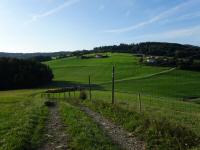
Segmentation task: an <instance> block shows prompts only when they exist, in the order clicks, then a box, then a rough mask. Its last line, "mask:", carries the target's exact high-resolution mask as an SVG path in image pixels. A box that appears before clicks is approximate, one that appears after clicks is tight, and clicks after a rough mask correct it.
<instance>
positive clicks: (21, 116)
mask: <svg viewBox="0 0 200 150" xmlns="http://www.w3.org/2000/svg"><path fill="white" fill-rule="evenodd" d="M21 93H23V91H20V90H19V91H18V92H16V94H13V95H11V94H10V95H7V94H6V95H4V93H3V92H2V93H1V94H0V98H1V101H0V110H1V111H0V122H1V123H0V150H22V149H29V150H31V149H36V148H37V147H38V146H40V144H41V142H42V139H43V137H42V136H43V130H44V128H45V121H46V118H47V115H48V110H47V108H46V107H44V105H43V102H44V100H43V99H40V98H35V97H31V96H30V97H29V96H27V95H26V96H21V95H19V94H21ZM31 93H33V92H31Z"/></svg>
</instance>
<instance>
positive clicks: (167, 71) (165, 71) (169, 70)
mask: <svg viewBox="0 0 200 150" xmlns="http://www.w3.org/2000/svg"><path fill="white" fill-rule="evenodd" d="M174 70H176V68H171V69H168V70H164V71H161V72H157V73H153V74H147V75H144V76H139V77H128V78H124V79H118V80H115V82H123V81H129V80H141V79H147V78H152V77H155V76H158V75H162V74H166V73H169V72H172V71H174ZM108 83H112V81H109V82H102V83H99V84H100V85H104V84H108Z"/></svg>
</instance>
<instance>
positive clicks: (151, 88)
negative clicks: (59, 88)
mask: <svg viewBox="0 0 200 150" xmlns="http://www.w3.org/2000/svg"><path fill="white" fill-rule="evenodd" d="M109 55H110V57H109V58H103V59H96V58H93V59H79V58H75V57H72V58H66V59H60V60H55V61H50V62H47V64H48V65H49V66H50V67H51V68H52V69H53V72H54V74H55V81H70V82H76V83H87V82H88V75H91V78H92V83H94V84H98V85H100V86H101V87H102V88H103V89H106V90H110V89H111V83H110V81H111V74H112V65H115V66H116V80H119V82H117V83H116V89H117V90H118V91H121V92H129V93H138V92H141V93H144V94H148V95H153V96H160V97H174V98H181V99H182V98H187V97H199V96H200V93H199V92H198V91H199V90H200V80H199V79H200V73H199V72H192V71H183V70H173V71H169V72H165V73H163V74H159V73H160V72H162V71H165V70H169V69H170V68H163V67H152V66H144V65H141V64H139V63H138V58H137V57H135V56H132V55H131V54H119V53H116V54H109ZM120 80H122V81H120Z"/></svg>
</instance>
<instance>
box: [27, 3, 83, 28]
mask: <svg viewBox="0 0 200 150" xmlns="http://www.w3.org/2000/svg"><path fill="white" fill-rule="evenodd" d="M79 1H80V0H67V1H66V2H64V3H63V4H61V5H59V6H57V7H55V8H53V9H50V10H48V11H46V12H43V13H40V14H36V15H33V16H32V18H31V19H30V20H28V21H26V22H25V24H29V23H32V22H35V21H37V20H40V19H42V18H45V17H48V16H51V15H53V14H55V13H58V12H59V11H61V10H63V9H64V8H66V7H69V6H71V5H73V4H75V3H77V2H79Z"/></svg>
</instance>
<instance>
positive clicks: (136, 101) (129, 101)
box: [42, 69, 200, 135]
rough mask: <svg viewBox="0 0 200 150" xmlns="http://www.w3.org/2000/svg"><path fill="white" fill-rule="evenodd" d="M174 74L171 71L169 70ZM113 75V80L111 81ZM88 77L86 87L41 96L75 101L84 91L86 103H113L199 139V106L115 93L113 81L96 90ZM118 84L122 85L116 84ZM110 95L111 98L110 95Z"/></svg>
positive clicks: (177, 100) (134, 93)
mask: <svg viewBox="0 0 200 150" xmlns="http://www.w3.org/2000/svg"><path fill="white" fill-rule="evenodd" d="M172 70H174V69H172ZM114 75H115V74H114V72H113V78H114ZM90 78H91V76H89V80H88V85H87V84H84V85H82V86H80V85H79V86H72V87H66V88H61V89H56V91H47V92H46V93H43V94H42V96H43V97H46V98H56V99H57V98H62V99H67V98H79V94H80V91H83V90H84V91H86V92H87V95H88V100H91V101H104V102H105V103H115V104H117V105H120V106H121V107H123V108H124V109H127V110H131V111H135V112H138V113H144V114H145V115H148V116H149V118H151V119H155V118H167V119H168V120H169V121H172V122H174V123H177V124H181V125H183V126H186V127H189V128H191V129H192V130H193V131H195V132H196V133H197V134H199V135H200V105H199V104H196V103H192V102H188V101H184V100H183V99H181V98H174V97H162V96H156V95H151V94H146V93H144V92H137V93H136V92H124V91H120V90H116V89H115V88H113V87H114V83H115V80H113V79H112V80H111V81H110V82H108V83H109V84H110V83H112V85H111V86H110V89H108V88H107V90H105V89H98V88H97V87H100V86H102V84H95V85H94V84H93V83H92V82H91V79H90ZM120 83H123V81H122V82H120ZM113 94H114V95H113Z"/></svg>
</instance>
